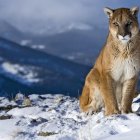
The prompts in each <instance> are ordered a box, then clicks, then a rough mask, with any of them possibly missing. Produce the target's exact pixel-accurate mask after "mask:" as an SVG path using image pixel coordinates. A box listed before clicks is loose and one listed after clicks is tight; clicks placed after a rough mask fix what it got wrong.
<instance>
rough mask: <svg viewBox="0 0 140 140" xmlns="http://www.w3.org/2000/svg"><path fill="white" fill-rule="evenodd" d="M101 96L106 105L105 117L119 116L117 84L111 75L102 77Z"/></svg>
mask: <svg viewBox="0 0 140 140" xmlns="http://www.w3.org/2000/svg"><path fill="white" fill-rule="evenodd" d="M101 94H102V97H103V100H104V104H105V115H106V116H108V115H112V114H118V113H119V110H118V105H117V100H116V97H115V82H114V80H113V79H112V78H111V76H110V75H109V74H105V75H104V76H103V77H102V83H101Z"/></svg>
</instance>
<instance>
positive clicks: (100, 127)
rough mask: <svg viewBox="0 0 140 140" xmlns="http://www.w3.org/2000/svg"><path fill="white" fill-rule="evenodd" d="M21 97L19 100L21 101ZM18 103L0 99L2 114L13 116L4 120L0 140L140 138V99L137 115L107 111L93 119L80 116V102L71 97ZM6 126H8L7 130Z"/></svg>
mask: <svg viewBox="0 0 140 140" xmlns="http://www.w3.org/2000/svg"><path fill="white" fill-rule="evenodd" d="M17 97H18V98H17ZM17 97H16V100H15V101H14V100H13V101H10V100H8V99H7V98H4V97H1V98H0V107H1V108H2V107H3V106H5V107H6V106H8V105H11V106H12V105H13V106H14V107H13V108H11V109H10V110H6V111H5V110H1V112H0V115H1V116H2V115H3V116H12V117H11V118H9V119H5V120H1V121H0V139H1V138H2V139H3V140H19V139H20V140H46V139H47V140H118V139H119V140H125V139H139V130H140V117H139V115H137V114H138V113H140V112H139V110H140V107H139V104H140V96H138V97H137V98H135V99H134V103H133V105H132V109H133V110H135V112H137V114H134V113H131V114H121V115H113V116H109V117H105V116H104V113H103V112H100V113H98V114H94V115H92V116H85V115H84V114H83V113H80V110H79V101H78V100H77V99H76V98H71V97H69V96H64V95H61V94H58V95H51V94H46V95H35V94H34V95H30V96H29V97H28V98H29V100H30V101H31V102H32V106H29V107H25V106H22V103H21V102H18V100H20V101H23V100H24V97H23V96H22V94H20V95H19V94H18V96H17ZM3 126H4V127H3Z"/></svg>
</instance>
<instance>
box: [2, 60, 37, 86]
mask: <svg viewBox="0 0 140 140" xmlns="http://www.w3.org/2000/svg"><path fill="white" fill-rule="evenodd" d="M0 68H1V71H0V72H1V73H5V74H7V75H9V76H10V77H11V78H14V79H16V80H18V81H20V82H23V83H26V84H31V83H36V82H39V81H40V79H39V78H37V73H36V72H34V71H33V70H32V69H33V68H32V67H26V66H22V65H19V64H12V63H10V62H3V63H2V64H1V66H0Z"/></svg>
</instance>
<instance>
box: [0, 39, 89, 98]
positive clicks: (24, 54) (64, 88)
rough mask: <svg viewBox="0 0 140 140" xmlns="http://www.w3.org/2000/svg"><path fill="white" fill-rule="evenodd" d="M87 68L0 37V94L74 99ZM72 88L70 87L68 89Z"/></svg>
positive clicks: (79, 89)
mask: <svg viewBox="0 0 140 140" xmlns="http://www.w3.org/2000/svg"><path fill="white" fill-rule="evenodd" d="M89 69H90V67H88V66H84V65H81V64H77V63H73V62H71V61H68V60H64V59H62V58H59V57H56V56H54V55H50V54H47V53H44V52H42V51H39V50H35V49H32V48H30V47H26V46H24V47H23V46H20V45H19V44H16V43H14V42H11V41H8V40H6V39H3V38H0V87H1V88H0V93H2V94H3V93H9V94H10V93H11V94H14V93H17V92H19V91H21V92H24V93H38V94H39V93H42V94H43V93H63V94H68V95H71V96H78V92H80V91H81V88H82V85H83V82H84V78H85V76H86V74H87V72H88V71H89ZM71 87H72V88H71Z"/></svg>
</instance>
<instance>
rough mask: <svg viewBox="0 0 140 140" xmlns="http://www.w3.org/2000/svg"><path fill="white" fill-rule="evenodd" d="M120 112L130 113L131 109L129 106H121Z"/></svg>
mask: <svg viewBox="0 0 140 140" xmlns="http://www.w3.org/2000/svg"><path fill="white" fill-rule="evenodd" d="M121 113H122V114H128V113H132V109H131V108H122V109H121Z"/></svg>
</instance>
